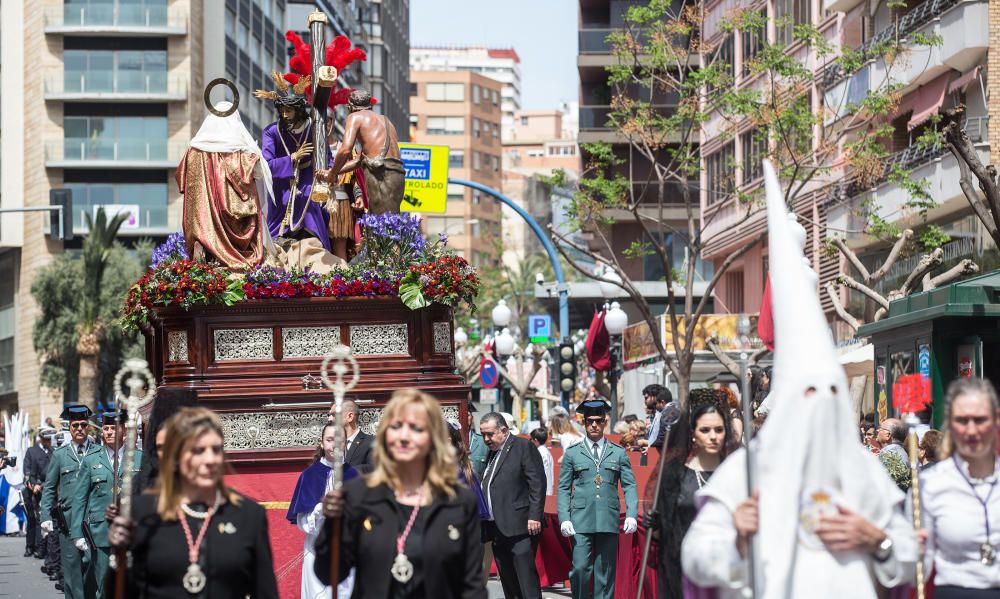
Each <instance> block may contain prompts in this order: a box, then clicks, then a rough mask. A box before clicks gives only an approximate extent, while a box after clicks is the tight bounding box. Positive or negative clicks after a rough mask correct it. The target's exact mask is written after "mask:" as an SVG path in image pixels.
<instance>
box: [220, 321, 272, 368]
mask: <svg viewBox="0 0 1000 599" xmlns="http://www.w3.org/2000/svg"><path fill="white" fill-rule="evenodd" d="M272 359H274V339H273V337H272V332H271V329H215V361H216V362H224V361H227V360H272Z"/></svg>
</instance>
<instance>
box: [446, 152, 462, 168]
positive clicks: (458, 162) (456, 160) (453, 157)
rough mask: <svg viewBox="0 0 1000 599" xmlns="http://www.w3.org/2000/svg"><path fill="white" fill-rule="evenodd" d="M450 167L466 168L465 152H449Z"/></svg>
mask: <svg viewBox="0 0 1000 599" xmlns="http://www.w3.org/2000/svg"><path fill="white" fill-rule="evenodd" d="M448 166H449V167H453V168H462V167H464V166H465V150H450V151H449V152H448Z"/></svg>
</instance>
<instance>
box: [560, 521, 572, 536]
mask: <svg viewBox="0 0 1000 599" xmlns="http://www.w3.org/2000/svg"><path fill="white" fill-rule="evenodd" d="M559 532H561V533H562V536H564V537H572V536H573V535H575V534H576V529H575V528H573V523H572V522H570V521H569V520H567V521H565V522H563V523H562V524H560V525H559Z"/></svg>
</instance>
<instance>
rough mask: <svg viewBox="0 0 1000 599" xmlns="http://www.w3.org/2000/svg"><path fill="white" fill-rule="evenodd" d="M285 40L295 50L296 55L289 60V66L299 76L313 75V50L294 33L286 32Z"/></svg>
mask: <svg viewBox="0 0 1000 599" xmlns="http://www.w3.org/2000/svg"><path fill="white" fill-rule="evenodd" d="M285 39H286V40H288V41H289V42H291V43H292V46H293V47H294V48H295V54H294V55H292V57H291V58H289V59H288V66H289V67H291V69H292V70H293V71H295V72H296V73H298V74H299V75H302V76H305V75H312V48H310V47H309V44H307V43H305V42H304V41H302V38H301V37H299V34H297V33H295V32H294V31H291V30H289V31H286V32H285Z"/></svg>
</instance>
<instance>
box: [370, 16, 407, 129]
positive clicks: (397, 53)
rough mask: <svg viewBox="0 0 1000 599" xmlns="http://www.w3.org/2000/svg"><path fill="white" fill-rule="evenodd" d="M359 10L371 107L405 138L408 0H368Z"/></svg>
mask: <svg viewBox="0 0 1000 599" xmlns="http://www.w3.org/2000/svg"><path fill="white" fill-rule="evenodd" d="M368 5H369V6H368V10H367V11H362V12H361V25H362V28H363V29H364V31H365V34H366V35H367V38H368V44H369V46H368V60H367V61H366V62H365V63H364V64H365V68H366V69H367V70H366V74H367V76H368V81H369V85H370V91H371V93H372V97H373V98H375V99H377V100H378V104H376V105H375V107H374V110H375V112H377V113H379V114H384V115H385V116H386V117H387V118H388V119H389V121H391V122H392V124H393V125H395V126H396V131H397V132H398V134H399V141H409V123H410V96H411V90H410V80H409V74H410V63H409V54H410V2H409V0H368Z"/></svg>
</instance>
